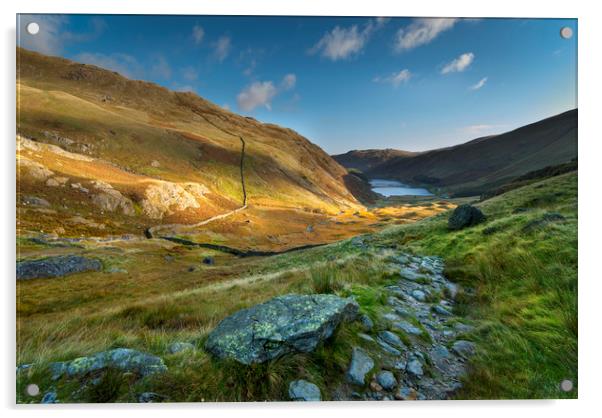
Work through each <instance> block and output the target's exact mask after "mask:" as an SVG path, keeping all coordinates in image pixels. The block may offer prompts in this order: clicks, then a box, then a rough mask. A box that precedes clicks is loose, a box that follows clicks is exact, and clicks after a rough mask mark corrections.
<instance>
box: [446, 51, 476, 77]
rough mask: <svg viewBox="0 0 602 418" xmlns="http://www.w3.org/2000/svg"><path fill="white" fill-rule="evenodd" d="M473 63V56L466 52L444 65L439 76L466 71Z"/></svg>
mask: <svg viewBox="0 0 602 418" xmlns="http://www.w3.org/2000/svg"><path fill="white" fill-rule="evenodd" d="M473 61H474V54H473V53H472V52H466V53H464V54H462V55H460V56H459V57H458V58H456V59H454V60H452V61H451V62H448V63H447V64H445V66H444V67H443V69H442V70H441V74H449V73H455V72H462V71H464V70H465V69H467V68H468V67H469V66H470V64H472V62H473Z"/></svg>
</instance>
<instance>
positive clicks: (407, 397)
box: [395, 386, 418, 401]
mask: <svg viewBox="0 0 602 418" xmlns="http://www.w3.org/2000/svg"><path fill="white" fill-rule="evenodd" d="M417 397H418V394H417V393H416V391H415V390H414V389H413V388H410V387H407V386H404V387H402V388H400V389H399V390H398V391H397V393H395V399H397V400H400V401H415V400H416V398H417Z"/></svg>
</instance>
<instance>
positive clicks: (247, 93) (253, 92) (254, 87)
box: [236, 81, 278, 112]
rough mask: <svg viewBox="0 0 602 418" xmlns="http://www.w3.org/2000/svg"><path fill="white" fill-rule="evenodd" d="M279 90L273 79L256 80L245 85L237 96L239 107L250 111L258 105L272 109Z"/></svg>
mask: <svg viewBox="0 0 602 418" xmlns="http://www.w3.org/2000/svg"><path fill="white" fill-rule="evenodd" d="M277 93H278V90H277V89H276V87H275V86H274V83H272V82H271V81H263V82H261V81H256V82H254V83H252V84H251V85H249V86H247V87H245V88H244V89H243V91H241V92H240V93H239V94H238V96H237V97H236V101H237V103H238V107H240V108H241V109H242V110H244V111H245V112H249V111H251V110H253V109H255V108H256V107H259V106H265V108H266V109H268V110H271V109H272V106H271V102H272V99H273V98H274V96H276V94H277Z"/></svg>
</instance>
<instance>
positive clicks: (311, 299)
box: [205, 294, 359, 364]
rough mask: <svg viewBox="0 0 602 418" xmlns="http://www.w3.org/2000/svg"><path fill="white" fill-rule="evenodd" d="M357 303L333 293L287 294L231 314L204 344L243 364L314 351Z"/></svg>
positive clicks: (353, 315)
mask: <svg viewBox="0 0 602 418" xmlns="http://www.w3.org/2000/svg"><path fill="white" fill-rule="evenodd" d="M358 309H359V306H358V304H357V303H356V302H355V301H353V299H344V298H340V297H338V296H335V295H294V294H291V295H285V296H279V297H276V298H274V299H272V300H270V301H268V302H265V303H262V304H260V305H256V306H253V307H251V308H248V309H243V310H240V311H238V312H236V313H234V314H233V315H230V316H229V317H227V318H226V319H224V320H223V321H221V322H220V323H219V324H218V326H217V327H216V328H215V329H214V330H213V331H212V332H211V333H210V334H209V337H208V338H207V341H206V342H205V349H206V350H207V351H208V352H210V353H212V354H213V355H214V356H216V357H218V358H221V359H225V358H230V359H234V360H236V361H238V362H240V363H243V364H253V363H263V362H266V361H268V360H272V359H275V358H277V357H280V356H282V355H285V354H288V353H293V352H302V353H308V352H311V351H313V350H314V349H315V348H316V347H317V345H318V344H319V343H320V342H321V341H324V340H326V339H327V338H329V337H330V336H332V334H333V333H334V330H335V329H336V328H337V326H338V325H339V324H340V323H341V322H343V321H350V320H354V319H355V318H356V316H357V312H358Z"/></svg>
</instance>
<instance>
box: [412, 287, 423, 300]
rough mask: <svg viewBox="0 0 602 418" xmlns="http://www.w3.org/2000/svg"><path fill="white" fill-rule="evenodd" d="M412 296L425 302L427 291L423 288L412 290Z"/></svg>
mask: <svg viewBox="0 0 602 418" xmlns="http://www.w3.org/2000/svg"><path fill="white" fill-rule="evenodd" d="M412 297H413V298H414V299H416V300H417V301H419V302H424V301H425V300H426V293H424V292H423V291H422V290H418V289H416V290H412Z"/></svg>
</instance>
